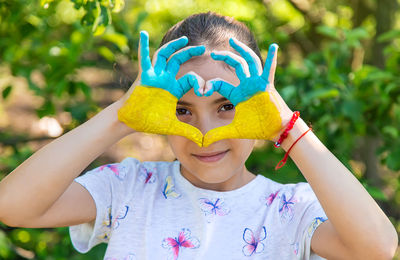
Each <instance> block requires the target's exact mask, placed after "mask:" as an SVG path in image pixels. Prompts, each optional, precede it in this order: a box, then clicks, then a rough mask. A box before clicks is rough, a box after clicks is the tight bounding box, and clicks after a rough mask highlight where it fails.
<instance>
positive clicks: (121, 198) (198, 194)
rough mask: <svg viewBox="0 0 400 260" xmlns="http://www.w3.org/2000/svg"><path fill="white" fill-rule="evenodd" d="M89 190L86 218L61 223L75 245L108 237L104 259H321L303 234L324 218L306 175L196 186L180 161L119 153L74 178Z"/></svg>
mask: <svg viewBox="0 0 400 260" xmlns="http://www.w3.org/2000/svg"><path fill="white" fill-rule="evenodd" d="M75 181H76V182H78V183H80V184H81V185H83V186H84V187H85V188H86V189H87V190H88V191H89V193H90V194H91V196H92V197H93V199H94V202H95V204H96V211H97V216H96V220H95V223H94V226H93V225H90V224H89V223H84V224H80V225H76V226H71V227H69V232H70V236H71V241H72V244H73V246H74V247H75V249H76V250H77V251H79V252H80V253H86V252H88V251H89V250H90V249H91V248H92V247H94V246H95V245H97V244H99V243H102V242H104V243H108V246H107V250H106V254H105V256H104V259H107V260H111V259H118V260H119V259H137V260H142V259H150V260H153V259H174V260H175V259H181V260H182V259H183V260H185V259H190V260H193V259H229V260H235V259H273V260H275V259H323V258H321V257H319V256H317V255H316V254H314V253H311V252H310V251H311V249H310V245H311V243H310V242H311V237H312V235H313V233H314V231H315V229H316V228H317V227H318V225H319V224H321V223H322V222H323V221H325V220H326V219H327V217H326V215H325V212H324V211H323V209H322V207H321V205H320V203H319V202H318V200H317V198H316V196H315V194H314V192H313V191H312V189H311V187H310V185H309V184H308V183H304V182H303V183H298V184H280V183H277V182H274V181H272V180H270V179H268V178H266V177H264V176H262V175H257V177H256V178H254V179H253V180H252V181H250V182H249V183H247V184H246V185H244V186H242V187H240V188H238V189H235V190H232V191H225V192H220V191H213V190H206V189H201V188H198V187H196V186H194V185H193V184H191V183H190V182H189V181H188V180H187V179H185V178H184V177H183V176H182V175H181V173H180V162H179V161H177V160H176V161H173V162H166V161H155V162H152V161H145V162H140V161H139V160H137V159H135V158H131V157H128V158H125V159H124V160H123V161H121V162H120V163H113V164H108V165H103V166H101V167H98V168H95V169H93V170H90V171H88V172H87V173H85V174H84V175H82V176H80V177H78V178H76V179H75Z"/></svg>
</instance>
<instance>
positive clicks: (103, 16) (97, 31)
mask: <svg viewBox="0 0 400 260" xmlns="http://www.w3.org/2000/svg"><path fill="white" fill-rule="evenodd" d="M96 8H97V16H96V19H95V21H94V24H93V28H92V32H93V35H94V36H99V35H102V34H103V33H104V32H105V30H106V26H107V25H108V24H111V13H110V10H109V9H107V8H106V7H105V6H102V5H100V3H99V2H97V3H96Z"/></svg>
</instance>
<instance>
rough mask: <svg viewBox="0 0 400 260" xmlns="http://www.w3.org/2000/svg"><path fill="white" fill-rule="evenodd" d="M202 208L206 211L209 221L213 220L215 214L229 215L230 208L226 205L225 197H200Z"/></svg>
mask: <svg viewBox="0 0 400 260" xmlns="http://www.w3.org/2000/svg"><path fill="white" fill-rule="evenodd" d="M198 202H199V205H200V209H201V210H202V211H203V212H204V215H205V216H206V219H207V222H209V223H210V222H211V221H212V219H213V217H214V216H225V215H228V214H229V212H230V209H229V208H228V207H227V206H226V205H225V202H224V200H223V199H220V198H217V199H207V198H200V199H199V200H198Z"/></svg>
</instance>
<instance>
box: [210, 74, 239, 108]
mask: <svg viewBox="0 0 400 260" xmlns="http://www.w3.org/2000/svg"><path fill="white" fill-rule="evenodd" d="M207 84H212V87H211V89H210V91H208V92H207V93H206V94H205V96H211V95H212V93H214V92H215V91H217V92H218V93H220V94H221V95H222V96H224V97H226V98H227V99H228V100H229V101H231V102H232V104H233V101H232V100H231V98H232V95H231V94H232V91H233V90H234V88H235V86H233V85H232V84H231V83H228V82H226V81H225V80H223V79H220V78H216V79H210V80H209V81H208V82H207V83H206V86H207ZM208 88H209V86H208ZM233 105H236V104H233Z"/></svg>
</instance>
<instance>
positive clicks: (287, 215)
mask: <svg viewBox="0 0 400 260" xmlns="http://www.w3.org/2000/svg"><path fill="white" fill-rule="evenodd" d="M295 202H297V201H296V200H295V199H294V196H292V197H291V198H290V199H286V195H285V194H283V195H282V196H281V201H280V203H279V214H280V215H281V220H282V221H283V222H287V221H290V220H292V218H293V215H294V209H293V207H294V203H295Z"/></svg>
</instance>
